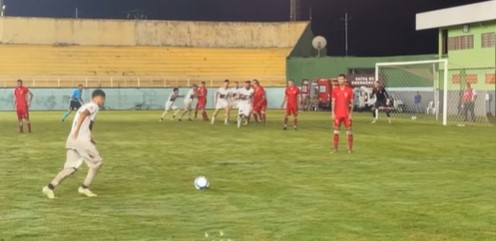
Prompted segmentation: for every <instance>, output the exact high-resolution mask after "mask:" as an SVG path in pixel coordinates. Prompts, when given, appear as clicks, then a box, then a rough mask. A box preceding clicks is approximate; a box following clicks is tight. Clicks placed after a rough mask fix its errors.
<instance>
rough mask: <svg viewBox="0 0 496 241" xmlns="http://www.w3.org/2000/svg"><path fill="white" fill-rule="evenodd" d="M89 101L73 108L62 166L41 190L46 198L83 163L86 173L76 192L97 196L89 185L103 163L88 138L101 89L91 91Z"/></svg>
mask: <svg viewBox="0 0 496 241" xmlns="http://www.w3.org/2000/svg"><path fill="white" fill-rule="evenodd" d="M91 96H92V97H91V102H90V103H87V104H84V105H83V106H81V108H79V110H78V111H77V114H76V116H75V117H74V121H73V122H72V129H71V133H70V134H69V136H68V137H67V142H66V144H65V148H66V150H67V157H66V161H65V164H64V168H63V169H62V170H61V171H60V172H59V174H57V176H56V177H55V178H54V179H53V180H52V181H51V182H50V183H49V184H48V185H47V186H45V187H43V193H44V194H45V195H46V196H47V197H48V198H49V199H54V198H55V194H54V192H53V190H54V189H55V188H56V187H57V186H58V185H59V184H60V183H61V182H62V181H63V180H64V179H65V178H66V177H69V176H70V175H72V174H74V173H75V172H76V171H77V170H78V169H79V167H81V165H82V164H83V162H85V163H86V165H88V168H89V169H88V174H87V175H86V178H85V179H84V181H83V184H82V185H81V186H80V187H79V189H78V192H79V193H80V194H83V195H85V196H87V197H96V196H97V195H96V194H94V193H93V192H91V191H90V189H89V187H90V185H91V183H92V182H93V179H94V178H95V176H96V175H97V173H98V171H99V170H100V168H101V167H102V165H103V158H102V157H101V156H100V153H99V152H98V150H97V149H96V147H95V141H94V140H93V139H92V138H91V134H92V130H93V123H94V122H95V118H96V114H97V113H98V110H99V109H100V106H102V105H103V104H104V103H105V92H103V90H95V91H93V94H92V95H91Z"/></svg>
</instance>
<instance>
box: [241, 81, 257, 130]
mask: <svg viewBox="0 0 496 241" xmlns="http://www.w3.org/2000/svg"><path fill="white" fill-rule="evenodd" d="M253 93H254V90H253V88H252V87H251V81H249V80H248V81H246V82H245V86H244V87H243V88H241V89H239V97H238V99H239V111H238V128H240V127H241V122H243V121H246V120H247V119H248V117H249V116H250V114H251V110H252V109H251V103H252V101H253Z"/></svg>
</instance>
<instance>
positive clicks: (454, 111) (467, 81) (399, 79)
mask: <svg viewBox="0 0 496 241" xmlns="http://www.w3.org/2000/svg"><path fill="white" fill-rule="evenodd" d="M493 73H494V72H493ZM375 75H376V76H375V80H376V81H379V82H380V83H382V84H383V85H384V87H385V88H386V91H387V92H388V94H389V97H390V101H388V107H387V108H383V110H382V112H386V111H389V112H390V114H391V116H392V118H393V119H395V118H397V119H410V120H412V121H429V120H430V121H437V122H439V123H442V124H443V125H490V122H489V120H488V116H487V113H489V112H488V111H487V103H486V99H487V98H488V97H487V93H486V92H485V91H483V90H482V89H481V86H482V85H480V84H476V83H477V77H476V75H474V74H472V73H471V72H470V71H467V70H459V69H449V68H448V60H446V59H440V60H425V61H410V62H390V63H377V64H376V72H375ZM379 116H381V117H383V116H384V114H382V113H380V114H379Z"/></svg>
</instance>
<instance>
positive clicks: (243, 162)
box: [0, 111, 496, 241]
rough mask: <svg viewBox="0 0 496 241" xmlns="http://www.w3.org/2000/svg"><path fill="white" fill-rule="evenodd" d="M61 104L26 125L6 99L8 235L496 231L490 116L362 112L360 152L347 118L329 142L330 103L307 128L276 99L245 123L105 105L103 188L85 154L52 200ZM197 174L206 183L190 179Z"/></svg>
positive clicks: (299, 237) (255, 237) (251, 236)
mask: <svg viewBox="0 0 496 241" xmlns="http://www.w3.org/2000/svg"><path fill="white" fill-rule="evenodd" d="M210 113H211V112H210ZM61 114H62V113H61V112H33V113H31V116H32V120H33V133H32V134H23V135H20V134H17V133H16V121H15V114H14V113H12V112H1V113H0V148H1V155H0V177H1V178H2V181H1V182H0V240H2V241H10V240H49V241H58V240H181V241H182V240H184V241H186V240H208V241H212V240H216V241H220V240H223V241H227V240H232V241H241V240H248V241H304V240H308V241H317V240H322V241H324V240H325V241H328V240H340V241H341V240H395V241H397V240H496V202H495V200H496V191H495V190H496V189H495V188H496V174H495V173H496V165H495V158H496V150H495V144H494V140H495V133H496V132H495V130H494V129H493V128H477V127H465V128H460V127H443V126H441V125H440V124H438V123H432V122H428V121H422V118H421V117H420V118H419V120H417V121H412V120H396V121H394V122H393V124H391V125H389V124H387V122H386V121H385V120H384V119H382V120H380V121H379V122H378V123H377V124H375V125H372V124H370V123H369V121H370V115H369V114H356V115H355V121H354V127H355V128H354V133H355V148H354V149H355V152H354V153H353V154H347V153H346V152H345V150H346V147H345V145H346V138H345V136H344V131H343V132H342V136H341V150H342V152H339V153H337V154H334V155H331V154H330V146H331V137H332V136H331V134H332V133H331V132H332V129H331V125H330V115H329V113H327V112H321V113H300V125H299V129H298V131H294V130H288V131H283V130H282V128H281V127H282V126H281V119H282V112H279V111H270V112H269V121H270V123H269V124H268V125H267V126H262V125H250V126H247V127H243V128H241V129H237V128H236V127H235V125H234V124H232V125H230V126H224V125H223V124H222V123H221V122H222V121H218V122H217V124H216V125H215V126H210V124H209V123H205V122H199V121H196V122H187V121H183V122H174V121H171V120H168V121H165V122H162V123H160V122H158V118H159V117H160V112H159V111H129V112H121V111H113V112H109V111H101V112H100V113H99V115H98V117H97V121H96V123H95V128H94V138H95V140H96V141H97V143H98V144H97V147H98V148H99V150H100V152H101V154H102V155H103V157H104V162H105V164H104V166H103V168H102V170H101V172H100V174H99V176H97V178H96V180H95V182H94V184H93V186H92V190H93V191H94V192H95V193H97V194H99V196H98V197H97V198H86V197H83V196H80V195H79V194H78V193H77V188H78V186H79V185H80V183H81V182H82V180H83V178H84V176H85V175H86V170H87V169H86V167H83V168H82V169H81V170H80V171H79V172H78V173H76V174H75V175H74V176H72V177H70V178H68V179H67V180H66V181H65V182H64V183H62V185H61V186H59V187H58V188H57V189H56V190H55V191H56V192H55V193H56V195H57V197H58V198H57V199H55V200H49V199H47V198H46V197H45V196H43V195H42V193H41V188H42V187H43V186H44V185H46V184H47V183H48V182H49V181H50V180H51V179H52V178H53V176H54V175H55V174H56V173H57V172H58V171H59V170H60V168H61V167H62V165H63V163H64V160H65V150H64V145H65V140H66V138H67V134H68V132H69V129H70V121H68V122H65V123H61V122H60V121H59V118H60V116H61ZM221 116H222V113H221V115H220V116H219V117H221ZM71 119H72V117H71ZM200 175H205V176H207V177H208V178H209V181H210V189H208V190H207V191H197V190H195V188H194V187H193V180H194V178H195V177H196V176H200ZM220 232H222V234H223V235H221V233H220ZM206 233H208V237H206V235H205V234H206Z"/></svg>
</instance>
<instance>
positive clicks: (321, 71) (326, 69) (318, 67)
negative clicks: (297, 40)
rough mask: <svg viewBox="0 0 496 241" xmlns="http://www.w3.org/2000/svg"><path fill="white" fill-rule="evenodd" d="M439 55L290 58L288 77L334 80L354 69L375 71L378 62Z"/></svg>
mask: <svg viewBox="0 0 496 241" xmlns="http://www.w3.org/2000/svg"><path fill="white" fill-rule="evenodd" d="M437 57H438V56H437V55H434V54H432V55H411V56H393V57H322V58H299V57H290V58H288V60H287V61H286V72H287V73H286V76H287V77H288V79H293V80H295V81H296V82H298V83H299V82H300V81H301V80H302V79H319V78H334V77H336V76H338V75H339V74H340V73H345V74H347V73H348V70H349V69H352V68H360V69H361V68H364V69H365V68H370V69H374V68H375V64H376V63H378V62H397V61H415V60H428V59H437Z"/></svg>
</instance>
